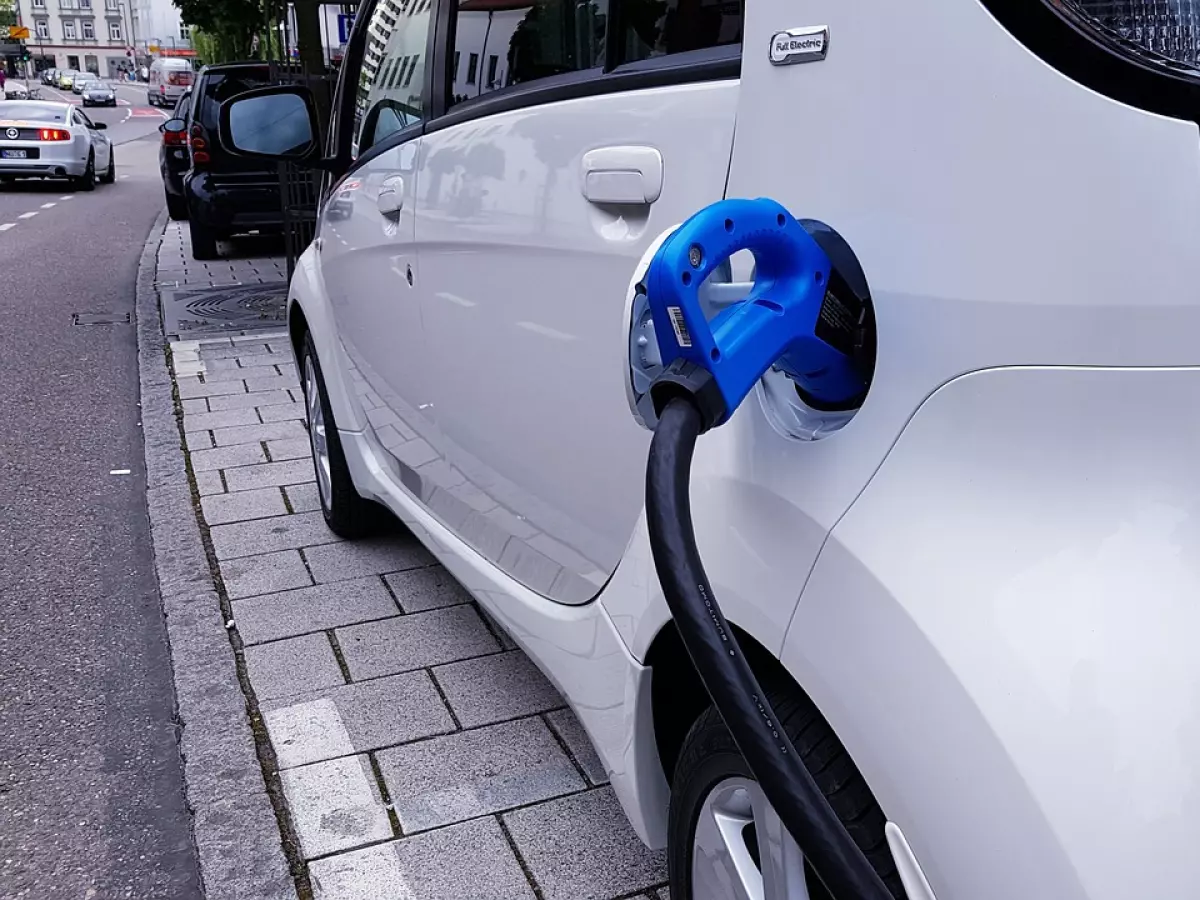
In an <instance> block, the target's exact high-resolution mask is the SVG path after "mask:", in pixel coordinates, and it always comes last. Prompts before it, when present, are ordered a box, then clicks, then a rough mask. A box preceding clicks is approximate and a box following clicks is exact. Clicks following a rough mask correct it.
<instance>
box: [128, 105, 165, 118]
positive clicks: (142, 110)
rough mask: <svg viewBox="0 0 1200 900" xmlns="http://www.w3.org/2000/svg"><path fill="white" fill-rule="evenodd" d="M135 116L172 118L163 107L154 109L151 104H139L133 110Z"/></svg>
mask: <svg viewBox="0 0 1200 900" xmlns="http://www.w3.org/2000/svg"><path fill="white" fill-rule="evenodd" d="M133 118H135V119H169V118H171V117H170V116H168V115H167V114H166V113H165V112H163V111H162V110H161V109H152V108H151V107H149V106H139V107H136V108H135V109H134V110H133Z"/></svg>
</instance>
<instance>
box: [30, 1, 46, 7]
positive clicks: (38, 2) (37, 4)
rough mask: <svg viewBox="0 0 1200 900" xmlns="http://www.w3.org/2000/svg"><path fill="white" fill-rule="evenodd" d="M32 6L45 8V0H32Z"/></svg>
mask: <svg viewBox="0 0 1200 900" xmlns="http://www.w3.org/2000/svg"><path fill="white" fill-rule="evenodd" d="M33 8H34V9H45V8H46V0H33Z"/></svg>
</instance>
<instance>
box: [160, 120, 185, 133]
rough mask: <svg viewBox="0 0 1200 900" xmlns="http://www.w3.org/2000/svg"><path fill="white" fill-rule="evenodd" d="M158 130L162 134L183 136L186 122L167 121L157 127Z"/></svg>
mask: <svg viewBox="0 0 1200 900" xmlns="http://www.w3.org/2000/svg"><path fill="white" fill-rule="evenodd" d="M158 130H159V131H161V132H162V133H163V134H167V133H168V132H169V133H171V134H183V133H184V132H185V131H187V122H185V121H183V119H167V121H165V122H163V123H162V124H161V125H159V126H158Z"/></svg>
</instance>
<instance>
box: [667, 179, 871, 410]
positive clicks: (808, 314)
mask: <svg viewBox="0 0 1200 900" xmlns="http://www.w3.org/2000/svg"><path fill="white" fill-rule="evenodd" d="M739 250H749V251H751V252H752V253H753V254H754V260H755V267H756V272H755V280H754V286H753V288H752V289H751V291H750V293H749V294H748V295H747V296H746V298H745V299H744V300H742V301H740V302H738V303H736V304H734V305H733V306H731V307H729V308H727V309H724V310H722V311H721V312H720V313H718V314H717V315H716V316H715V317H714V318H713V320H712V321H711V322H709V321H707V320H706V319H705V316H704V310H703V308H702V307H701V305H700V298H699V290H700V285H701V284H703V282H704V279H705V278H707V277H708V276H709V274H711V273H712V271H713V270H714V269H715V268H717V266H719V265H720V264H721V263H722V262H724V261H725V260H727V259H728V258H729V257H730V256H732V255H733V254H734V253H737V252H738V251H739ZM696 263H698V265H697V264H696ZM830 270H831V263H830V260H829V257H828V256H827V255H826V254H825V251H824V250H822V249H821V247H820V246H818V244H817V242H816V241H815V240H813V238H812V237H811V236H810V235H809V233H808V232H807V231H805V229H804V227H803V226H802V225H801V224H800V223H799V222H798V221H797V220H796V219H795V217H793V216H792V215H791V213H789V212H788V211H787V210H786V209H785V208H784V207H783V206H781V205H780V204H779V203H777V202H775V201H774V200H770V199H766V198H760V199H757V200H721V201H719V202H717V203H714V204H712V205H711V206H708V207H705V208H704V209H702V210H701V211H700V212H698V213H696V214H695V215H693V216H692V217H691V218H689V219H688V220H687V221H686V222H684V223H683V224H682V225H681V226H680V227H679V228H678V229H677V230H676V231H675V233H674V234H673V235H671V237H669V238H668V239H667V240H666V241H664V242H663V245H662V247H660V248H659V250H658V252H657V253H656V254H655V256H654V258H653V259H652V260H651V262H650V266H649V267H648V269H647V272H646V277H645V280H644V284H645V286H646V299H647V302H648V304H649V306H650V310H651V314H652V315H653V317H654V331H655V336H656V338H657V341H658V348H659V352H660V353H661V354H662V364H663V366H664V367H665V366H669V365H670V364H671V363H672V362H674V361H675V360H677V359H683V360H685V361H687V362H690V363H693V364H694V365H696V366H699V367H700V368H703V369H706V370H707V371H708V372H710V373H711V374H712V376H713V379H714V380H715V382H716V384H717V387H718V389H719V390H720V393H721V396H722V398H723V399H724V401H725V414H724V416H723V417H722V418H721V420H720V421H717V422H714V423H713V424H715V425H719V424H721V422H723V421H725V420H727V419H728V418H729V416H731V415H732V414H733V411H734V410H735V409H737V407H738V405H739V404H740V403H741V402H742V400H744V399H745V397H746V395H747V394H749V393H750V391H751V390H752V389H753V388H754V384H755V382H757V381H758V379H759V378H760V377H762V375H763V373H764V372H766V371H767V370H768V369H769V368H770V367H771V366H772V365H774V364H776V363H778V364H779V365H780V367H781V368H783V369H784V371H786V372H787V373H788V374H789V375H791V376H792V377H793V378H795V379H796V380H797V383H800V384H801V386H802V387H804V388H805V389H807V390H810V391H811V390H813V388H814V387H815V388H816V391H815V396H820V395H821V394H822V393H825V394H829V395H833V394H838V393H842V392H844V391H845V390H846V389H847V388H846V385H845V384H844V383H843V382H845V381H846V376H847V375H848V374H849V372H850V368H851V367H850V361H849V359H848V358H847V357H846V356H845V355H844V354H843V353H841V352H840V351H838V350H836V349H834V348H833V347H832V346H830V345H829V344H827V343H826V342H825V341H823V340H821V339H820V338H818V337H817V336H816V330H817V323H818V319H819V317H820V315H821V306H822V302H823V300H824V297H825V290H826V286H827V284H828V283H829V278H830ZM851 380H853V379H851ZM856 389H861V382H858V383H857V388H856ZM829 399H840V398H834V397H832V396H830V397H829Z"/></svg>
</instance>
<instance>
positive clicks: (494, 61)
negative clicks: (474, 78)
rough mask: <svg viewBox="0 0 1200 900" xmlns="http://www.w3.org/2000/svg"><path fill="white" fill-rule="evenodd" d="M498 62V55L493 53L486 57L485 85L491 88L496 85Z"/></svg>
mask: <svg viewBox="0 0 1200 900" xmlns="http://www.w3.org/2000/svg"><path fill="white" fill-rule="evenodd" d="M499 64H500V57H498V56H497V55H496V54H495V53H493V54H492V55H491V56H489V57H488V78H487V87H488V90H491V89H492V88H494V87H495V86H496V66H498V65H499Z"/></svg>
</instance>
